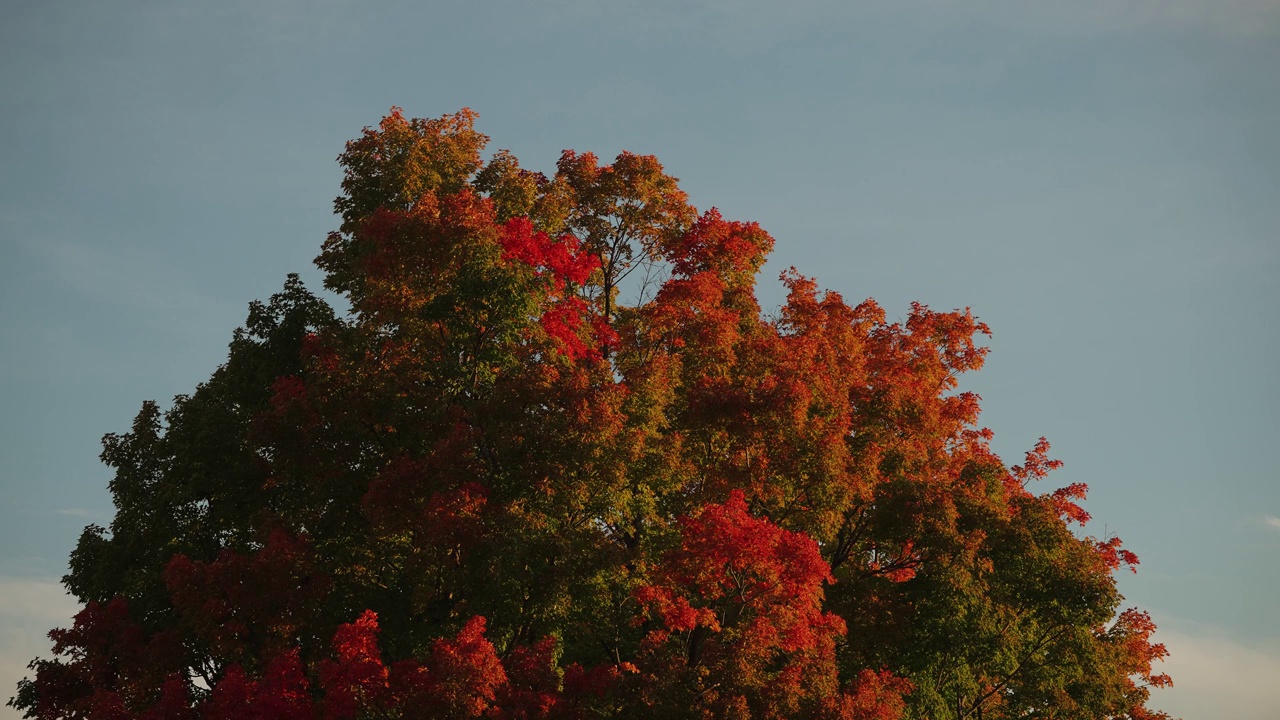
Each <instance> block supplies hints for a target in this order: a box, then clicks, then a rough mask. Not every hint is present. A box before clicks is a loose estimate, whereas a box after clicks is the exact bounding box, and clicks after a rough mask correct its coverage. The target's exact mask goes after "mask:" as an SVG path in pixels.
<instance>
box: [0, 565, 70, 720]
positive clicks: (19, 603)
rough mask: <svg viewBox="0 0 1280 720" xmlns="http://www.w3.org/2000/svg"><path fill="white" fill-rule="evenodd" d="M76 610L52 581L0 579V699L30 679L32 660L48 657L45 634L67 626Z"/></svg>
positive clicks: (55, 582)
mask: <svg viewBox="0 0 1280 720" xmlns="http://www.w3.org/2000/svg"><path fill="white" fill-rule="evenodd" d="M79 608H80V605H79V603H77V602H76V601H75V598H73V597H71V596H70V595H68V594H67V591H66V590H64V589H63V587H62V585H61V584H60V583H59V582H57V581H56V580H53V579H51V578H24V577H11V576H3V575H0V699H4V700H7V699H8V697H9V695H11V694H12V693H13V689H14V688H15V687H16V686H17V684H18V681H19V680H21V679H22V678H24V677H28V676H30V675H31V671H30V670H28V669H27V663H29V662H31V660H32V658H36V657H44V658H47V657H49V656H50V649H51V648H52V646H53V643H52V641H50V640H49V637H48V633H49V631H50V630H52V629H53V628H55V627H68V626H70V625H71V618H72V616H73V615H75V613H76V612H78V611H79ZM0 712H3V711H0ZM3 717H6V718H7V717H10V716H9V715H3ZM12 717H17V715H16V714H14V715H12Z"/></svg>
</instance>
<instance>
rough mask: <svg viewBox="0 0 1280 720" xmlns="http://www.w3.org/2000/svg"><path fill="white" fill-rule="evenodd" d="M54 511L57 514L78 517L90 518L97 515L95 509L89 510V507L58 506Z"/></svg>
mask: <svg viewBox="0 0 1280 720" xmlns="http://www.w3.org/2000/svg"><path fill="white" fill-rule="evenodd" d="M54 512H55V513H57V514H58V515H70V516H71V517H78V518H91V517H97V516H98V513H97V512H96V511H94V510H90V509H89V508H58V509H57V510H54Z"/></svg>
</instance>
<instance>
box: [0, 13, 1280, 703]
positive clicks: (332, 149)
mask: <svg viewBox="0 0 1280 720" xmlns="http://www.w3.org/2000/svg"><path fill="white" fill-rule="evenodd" d="M436 6H438V7H436ZM1277 68H1280V2H1277V1H1276V0H1218V2H1207V1H1204V2H1199V1H1196V2H1193V1H1192V0H1043V1H1042V2H1037V3H1024V2H1013V1H1012V0H971V1H969V2H955V1H944V0H895V1H894V2H889V1H887V0H886V1H883V2H848V1H835V0H832V1H830V2H823V1H818V0H792V1H790V2H786V3H771V2H762V1H760V0H735V1H730V0H692V1H689V2H673V1H667V0H662V1H654V0H648V1H639V0H637V1H634V2H620V1H615V0H546V1H544V2H516V1H515V0H512V1H510V2H496V1H487V0H479V1H477V2H471V3H411V2H381V3H355V2H338V1H336V0H321V1H318V2H302V1H301V0H278V1H276V2H271V3H260V2H250V1H244V0H224V1H223V2H216V3H215V2H191V3H169V2H159V1H158V0H157V1H155V2H132V1H130V2H114V3H90V2H59V1H57V0H48V1H43V2H35V1H33V0H11V1H10V2H7V3H5V5H4V7H3V9H0V91H2V92H0V303H2V305H0V306H2V307H3V313H0V407H3V408H4V412H3V420H2V421H3V423H4V425H3V428H2V431H0V458H2V459H3V460H2V462H0V492H2V493H3V496H4V498H5V502H4V503H3V504H0V695H3V696H4V697H7V696H8V694H10V692H11V691H10V690H9V688H12V686H13V683H14V682H16V680H17V679H18V678H19V677H20V676H21V673H22V666H23V665H25V662H26V660H27V659H29V658H30V657H31V656H33V655H35V654H37V653H44V652H46V651H47V642H45V641H44V640H43V638H42V635H43V633H44V631H45V630H47V629H48V628H49V627H51V626H53V625H55V624H58V623H60V622H62V620H61V618H65V617H67V616H68V615H69V613H71V612H73V611H74V605H73V603H71V602H70V601H69V600H68V599H66V598H63V597H62V596H61V595H60V590H59V589H58V587H57V585H56V582H55V580H56V578H57V577H58V576H60V575H61V574H62V573H63V572H64V568H65V563H66V557H67V553H68V552H69V551H70V549H71V547H72V546H73V545H74V542H75V540H76V538H77V536H78V534H79V531H80V528H81V527H82V526H83V525H84V524H86V523H88V522H98V523H105V522H106V521H108V520H109V519H110V515H111V506H110V502H109V498H108V495H107V492H106V483H107V480H108V479H109V474H108V473H107V471H106V469H105V468H103V467H101V466H100V465H99V464H98V463H97V454H98V452H99V446H98V440H99V438H100V437H101V435H102V434H103V433H105V432H109V431H123V430H125V429H127V427H128V424H129V421H130V419H131V418H132V416H133V414H134V413H135V412H136V411H137V409H138V407H139V404H140V403H141V401H142V400H144V399H150V398H155V399H159V400H161V401H164V400H166V399H168V398H171V397H172V396H173V395H174V394H176V393H181V392H187V391H190V390H191V389H193V388H194V386H195V384H196V383H197V382H199V381H201V380H202V379H204V378H206V377H207V376H208V375H209V373H210V372H211V371H212V370H213V369H214V368H215V367H216V366H217V364H218V363H219V362H220V361H221V360H222V359H223V358H224V357H225V352H226V343H227V341H228V340H229V339H230V333H231V330H232V329H233V328H234V327H236V326H237V325H238V324H239V323H240V322H241V321H242V320H243V318H244V311H245V306H246V303H247V302H248V301H250V300H252V299H254V298H265V297H267V296H268V295H270V294H271V293H272V292H274V291H275V290H277V289H278V288H279V287H280V285H281V283H282V282H283V280H284V277H285V274H286V273H288V272H293V271H299V272H301V273H302V274H303V277H304V279H307V280H308V281H309V282H310V284H311V285H312V286H313V287H318V286H319V274H318V273H317V272H316V271H315V270H314V268H312V267H311V264H310V260H311V258H312V257H314V256H315V255H316V253H317V252H318V249H319V245H320V242H321V241H322V240H323V238H324V236H325V234H326V233H327V232H328V231H329V230H331V229H333V228H334V227H336V222H335V221H334V218H333V217H332V215H331V210H332V204H331V203H332V199H333V197H334V195H336V193H337V190H338V181H339V179H340V174H339V171H338V167H337V164H336V163H335V162H334V158H335V157H336V156H337V154H338V153H339V152H340V151H341V148H342V144H343V142H344V141H345V140H347V139H348V138H350V137H353V136H354V135H356V134H357V133H358V132H359V130H360V128H361V127H363V126H364V125H368V124H372V123H376V122H377V120H378V119H379V118H380V117H381V115H383V114H384V113H385V112H386V111H387V109H388V108H389V107H390V106H391V105H393V104H394V105H401V106H403V107H404V108H405V110H406V112H407V113H408V114H410V115H417V116H435V115H439V114H442V113H446V112H452V111H454V110H457V109H458V108H460V107H462V106H470V107H472V108H474V109H476V110H477V111H479V112H480V115H481V117H480V121H479V127H480V129H481V130H482V131H483V132H485V133H488V134H489V135H490V136H491V137H492V138H493V142H492V144H491V146H490V149H497V148H509V149H511V150H512V151H513V152H515V154H516V155H517V156H518V157H520V158H521V160H522V162H523V164H524V165H526V166H528V167H533V168H540V169H550V168H551V167H552V166H553V163H554V161H555V159H556V157H557V156H558V155H559V152H560V150H561V149H564V148H576V149H578V150H591V151H594V152H596V153H597V154H599V155H602V156H605V157H612V155H614V154H615V153H616V152H617V151H619V150H621V149H624V148H625V149H629V150H633V151H636V152H644V153H653V154H656V155H657V156H658V157H659V158H660V159H661V160H662V161H663V162H664V164H665V165H666V167H667V169H668V171H670V172H671V173H672V174H674V175H676V176H678V177H680V178H681V179H682V185H683V187H684V188H685V189H686V190H687V191H688V192H689V194H690V196H691V198H692V200H693V202H694V203H695V204H697V205H698V206H699V207H702V208H706V207H710V206H712V205H715V206H718V207H719V208H720V209H721V210H722V211H723V213H724V214H725V216H726V217H729V218H732V219H743V220H758V221H759V222H761V223H762V224H763V225H764V227H765V228H766V229H768V230H769V231H770V232H771V233H772V234H773V235H774V236H775V237H776V239H777V248H776V250H775V253H774V255H773V259H772V261H771V262H770V264H769V265H768V266H767V267H766V269H765V272H764V274H763V275H762V280H763V283H762V291H761V296H762V299H763V300H764V301H765V303H766V304H773V303H776V302H778V301H780V300H781V297H782V294H781V292H780V290H779V288H778V285H777V283H775V282H774V281H773V279H774V278H775V277H776V276H777V273H778V272H779V271H780V270H782V269H784V268H786V267H788V266H790V265H795V266H796V267H798V268H799V269H800V270H801V271H802V272H804V273H806V274H809V275H813V276H816V277H817V278H818V280H819V281H820V283H821V284H822V285H824V286H826V287H830V288H832V289H835V290H838V291H840V292H841V293H842V294H844V295H845V296H846V297H847V298H849V299H851V300H859V299H861V298H863V297H868V296H869V297H874V298H876V299H877V300H878V301H879V302H880V303H881V304H882V305H884V306H885V307H886V309H887V310H888V312H889V314H890V316H891V317H893V316H895V315H901V314H904V313H905V312H906V310H907V308H908V304H909V303H910V302H911V301H912V300H919V301H921V302H924V303H927V304H930V305H931V306H934V307H937V308H952V307H965V306H970V307H972V308H973V310H974V311H975V312H976V313H977V314H978V315H979V316H980V317H981V318H982V319H983V320H985V321H987V322H988V323H989V324H990V325H991V326H992V328H993V329H994V332H995V336H994V338H993V339H992V340H991V343H990V344H991V347H992V353H991V355H990V358H989V362H988V364H987V367H986V368H985V369H984V370H983V371H982V372H981V373H980V374H979V375H977V376H975V377H973V378H971V379H970V380H969V381H968V384H969V387H970V388H971V389H974V390H976V391H978V392H979V393H981V395H982V396H983V398H984V408H985V413H984V424H986V425H987V426H989V427H991V428H992V429H993V430H995V432H996V446H997V449H998V450H999V451H1000V452H1001V453H1002V455H1003V456H1004V457H1005V458H1006V460H1007V461H1009V462H1014V461H1016V460H1018V459H1019V458H1020V457H1021V453H1022V452H1023V451H1024V450H1026V449H1027V448H1029V447H1030V446H1031V445H1032V444H1033V443H1034V441H1035V439H1036V438H1038V437H1039V436H1041V435H1045V436H1048V438H1049V439H1050V441H1051V442H1052V443H1053V445H1054V454H1055V455H1056V456H1057V457H1059V458H1061V459H1063V460H1064V461H1065V462H1066V466H1065V468H1064V469H1063V470H1061V471H1060V472H1059V473H1057V474H1056V475H1055V476H1053V477H1052V478H1051V480H1052V481H1053V482H1055V483H1061V484H1065V483H1069V482H1086V483H1088V484H1089V485H1090V486H1091V488H1092V492H1091V495H1090V500H1089V502H1088V505H1087V507H1088V509H1089V510H1090V511H1091V512H1092V513H1093V516H1094V521H1093V523H1091V525H1090V527H1089V528H1088V529H1089V531H1090V532H1092V533H1094V534H1102V533H1104V532H1113V533H1116V534H1119V535H1120V536H1121V537H1122V538H1123V539H1124V540H1125V542H1126V544H1127V546H1129V547H1130V548H1132V549H1133V550H1135V551H1136V552H1137V553H1138V554H1139V556H1140V557H1141V558H1142V565H1141V567H1140V572H1139V574H1138V575H1136V576H1133V577H1126V578H1125V579H1123V580H1122V589H1123V591H1124V592H1125V593H1126V595H1127V596H1128V598H1129V601H1130V603H1131V604H1135V605H1141V606H1143V607H1146V608H1150V609H1151V610H1152V612H1153V615H1154V617H1155V619H1156V621H1157V623H1158V624H1159V625H1160V626H1161V632H1160V637H1161V639H1163V640H1164V641H1165V642H1166V643H1167V644H1168V645H1169V647H1170V649H1171V651H1172V652H1173V653H1174V656H1173V658H1171V659H1170V661H1169V662H1168V663H1167V665H1166V668H1167V669H1168V671H1169V672H1171V673H1172V674H1173V675H1174V679H1175V683H1176V686H1175V688H1174V689H1173V690H1171V691H1167V692H1163V693H1159V694H1158V695H1157V698H1158V699H1157V701H1156V705H1157V706H1163V707H1165V708H1166V709H1168V710H1170V711H1174V712H1177V713H1181V714H1183V715H1185V717H1186V718H1188V720H1190V719H1191V718H1201V717H1203V718H1210V717H1212V718H1224V719H1226V720H1232V719H1234V718H1240V719H1252V718H1258V719H1261V718H1273V717H1274V708H1276V707H1280V689H1277V687H1276V683H1275V682H1274V678H1275V677H1280V601H1277V595H1278V594H1280V482H1278V481H1280V477H1278V476H1277V471H1276V469H1275V465H1274V463H1273V461H1272V459H1271V458H1270V453H1271V452H1272V451H1273V448H1274V446H1275V438H1276V437H1277V434H1278V433H1277V431H1278V430H1280V410H1277V408H1278V407H1280V383H1278V382H1277V380H1276V375H1275V373H1276V368H1277V361H1276V358H1277V354H1278V353H1280V322H1277V320H1276V314H1275V308H1276V307H1277V304H1278V303H1277V301H1278V300H1280V289H1278V288H1280V284H1278V283H1277V281H1276V279H1275V278H1276V275H1277V271H1280V267H1278V262H1277V261H1278V260H1280V135H1278V134H1277V133H1276V128H1277V127H1280V73H1278V72H1276V69H1277ZM5 712H10V711H8V710H7V709H5V710H2V711H0V718H3V717H9V715H5V714H4V713H5Z"/></svg>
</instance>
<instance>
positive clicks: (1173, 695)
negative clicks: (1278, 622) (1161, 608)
mask: <svg viewBox="0 0 1280 720" xmlns="http://www.w3.org/2000/svg"><path fill="white" fill-rule="evenodd" d="M1156 639H1157V640H1158V641H1159V642H1162V643H1164V644H1165V647H1167V648H1168V649H1169V657H1168V658H1167V659H1166V660H1165V661H1164V664H1163V665H1162V666H1161V667H1160V668H1159V670H1160V672H1167V673H1169V675H1170V676H1172V677H1173V687H1172V688H1168V689H1164V690H1157V691H1155V692H1153V693H1152V703H1151V704H1152V705H1153V706H1154V707H1158V708H1160V709H1161V710H1165V711H1167V712H1169V713H1170V714H1172V715H1175V716H1178V715H1180V716H1182V717H1186V718H1198V717H1203V718H1211V717H1218V718H1232V720H1275V717H1276V715H1275V713H1276V708H1278V707H1280V684H1277V683H1276V682H1275V679H1276V678H1278V677H1280V647H1255V646H1248V645H1244V644H1242V643H1239V642H1236V641H1233V640H1231V639H1229V638H1228V637H1227V636H1226V634H1225V633H1223V632H1222V631H1221V630H1219V629H1216V628H1209V627H1203V626H1200V627H1196V628H1194V629H1192V630H1189V631H1183V630H1166V629H1165V628H1163V627H1162V628H1161V629H1160V630H1159V631H1158V632H1157V633H1156Z"/></svg>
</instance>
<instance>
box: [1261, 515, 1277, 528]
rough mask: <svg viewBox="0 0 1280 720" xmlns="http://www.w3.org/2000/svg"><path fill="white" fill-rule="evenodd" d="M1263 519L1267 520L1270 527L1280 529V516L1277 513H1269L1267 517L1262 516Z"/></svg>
mask: <svg viewBox="0 0 1280 720" xmlns="http://www.w3.org/2000/svg"><path fill="white" fill-rule="evenodd" d="M1262 521H1263V522H1265V523H1266V524H1267V525H1268V526H1269V527H1273V528H1275V529H1277V530H1280V517H1276V516H1275V515H1267V516H1266V517H1264V518H1262Z"/></svg>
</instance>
